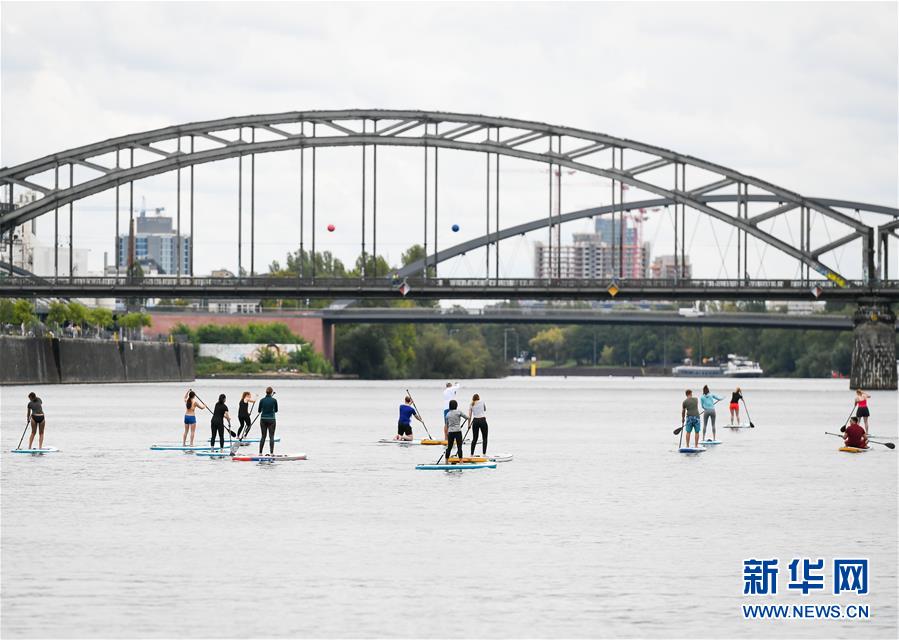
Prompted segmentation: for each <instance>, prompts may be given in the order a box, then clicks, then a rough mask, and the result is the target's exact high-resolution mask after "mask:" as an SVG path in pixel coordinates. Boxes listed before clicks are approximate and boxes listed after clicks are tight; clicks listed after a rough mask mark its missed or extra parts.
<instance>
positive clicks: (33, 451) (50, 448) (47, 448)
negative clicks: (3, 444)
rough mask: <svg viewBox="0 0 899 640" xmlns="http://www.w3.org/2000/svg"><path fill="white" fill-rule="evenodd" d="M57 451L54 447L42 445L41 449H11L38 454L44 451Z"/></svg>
mask: <svg viewBox="0 0 899 640" xmlns="http://www.w3.org/2000/svg"><path fill="white" fill-rule="evenodd" d="M57 451H59V449H57V448H56V447H44V448H43V449H13V450H12V453H30V454H32V455H35V456H39V455H42V454H45V453H56V452H57Z"/></svg>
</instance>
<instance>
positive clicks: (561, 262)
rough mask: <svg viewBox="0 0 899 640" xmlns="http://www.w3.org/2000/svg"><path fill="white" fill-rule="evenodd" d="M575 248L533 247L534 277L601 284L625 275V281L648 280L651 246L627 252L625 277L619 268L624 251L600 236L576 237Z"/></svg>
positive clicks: (571, 246)
mask: <svg viewBox="0 0 899 640" xmlns="http://www.w3.org/2000/svg"><path fill="white" fill-rule="evenodd" d="M572 241H573V242H572V244H570V245H562V246H561V247H559V246H557V245H553V247H552V249H550V247H549V246H547V245H545V244H543V243H542V242H537V243H536V244H535V245H534V250H535V253H534V275H535V277H537V278H556V277H559V278H576V279H586V280H601V279H605V278H612V277H617V276H619V275H623V277H625V278H645V277H646V261H647V260H648V258H649V243H644V244H643V245H640V246H634V247H629V246H627V245H625V246H624V247H623V248H624V251H623V253H624V263H623V264H624V265H625V269H624V271H623V273H620V274H619V270H618V268H617V265H618V261H619V258H620V257H621V256H620V253H618V252H620V250H621V247H618V246H616V247H614V248H613V247H612V245H611V244H610V243H609V242H607V241H606V240H605V238H604V236H603V235H602V234H601V233H575V234H573V235H572Z"/></svg>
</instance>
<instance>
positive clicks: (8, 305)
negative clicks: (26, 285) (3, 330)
mask: <svg viewBox="0 0 899 640" xmlns="http://www.w3.org/2000/svg"><path fill="white" fill-rule="evenodd" d="M14 308H15V303H13V301H12V300H8V299H6V298H3V299H2V300H0V324H12V322H13V309H14Z"/></svg>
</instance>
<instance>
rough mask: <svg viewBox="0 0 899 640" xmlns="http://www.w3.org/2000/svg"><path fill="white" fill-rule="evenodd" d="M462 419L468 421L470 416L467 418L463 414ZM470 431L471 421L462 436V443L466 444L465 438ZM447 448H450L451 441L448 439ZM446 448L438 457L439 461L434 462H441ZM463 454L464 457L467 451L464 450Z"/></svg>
mask: <svg viewBox="0 0 899 640" xmlns="http://www.w3.org/2000/svg"><path fill="white" fill-rule="evenodd" d="M462 419H463V420H465V422H468V418H467V417H465V416H462ZM470 431H471V423H470V422H469V423H468V431H466V432H465V435H464V436H462V444H465V439H466V438H467V437H468V433H469V432H470ZM446 449H449V442H448V441H447V445H446ZM446 449H444V450H443V453H441V454H440V457H439V458H437V462H435V463H434V464H435V465H436V464H440V461H441V460H443V456H445V455H446ZM462 454H463V455H462V456H461V457H464V454H465V452H464V451H463V452H462Z"/></svg>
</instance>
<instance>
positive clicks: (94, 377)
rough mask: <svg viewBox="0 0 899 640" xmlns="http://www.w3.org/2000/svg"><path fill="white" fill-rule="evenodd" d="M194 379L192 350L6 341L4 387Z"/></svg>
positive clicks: (1, 354) (1, 359) (0, 377)
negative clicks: (11, 385) (6, 385)
mask: <svg viewBox="0 0 899 640" xmlns="http://www.w3.org/2000/svg"><path fill="white" fill-rule="evenodd" d="M193 379H194V354H193V346H192V345H189V344H168V343H155V342H113V341H108V340H77V339H62V340H60V339H58V338H52V339H51V338H19V337H14V336H0V384H54V383H84V382H171V381H190V380H193Z"/></svg>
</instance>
